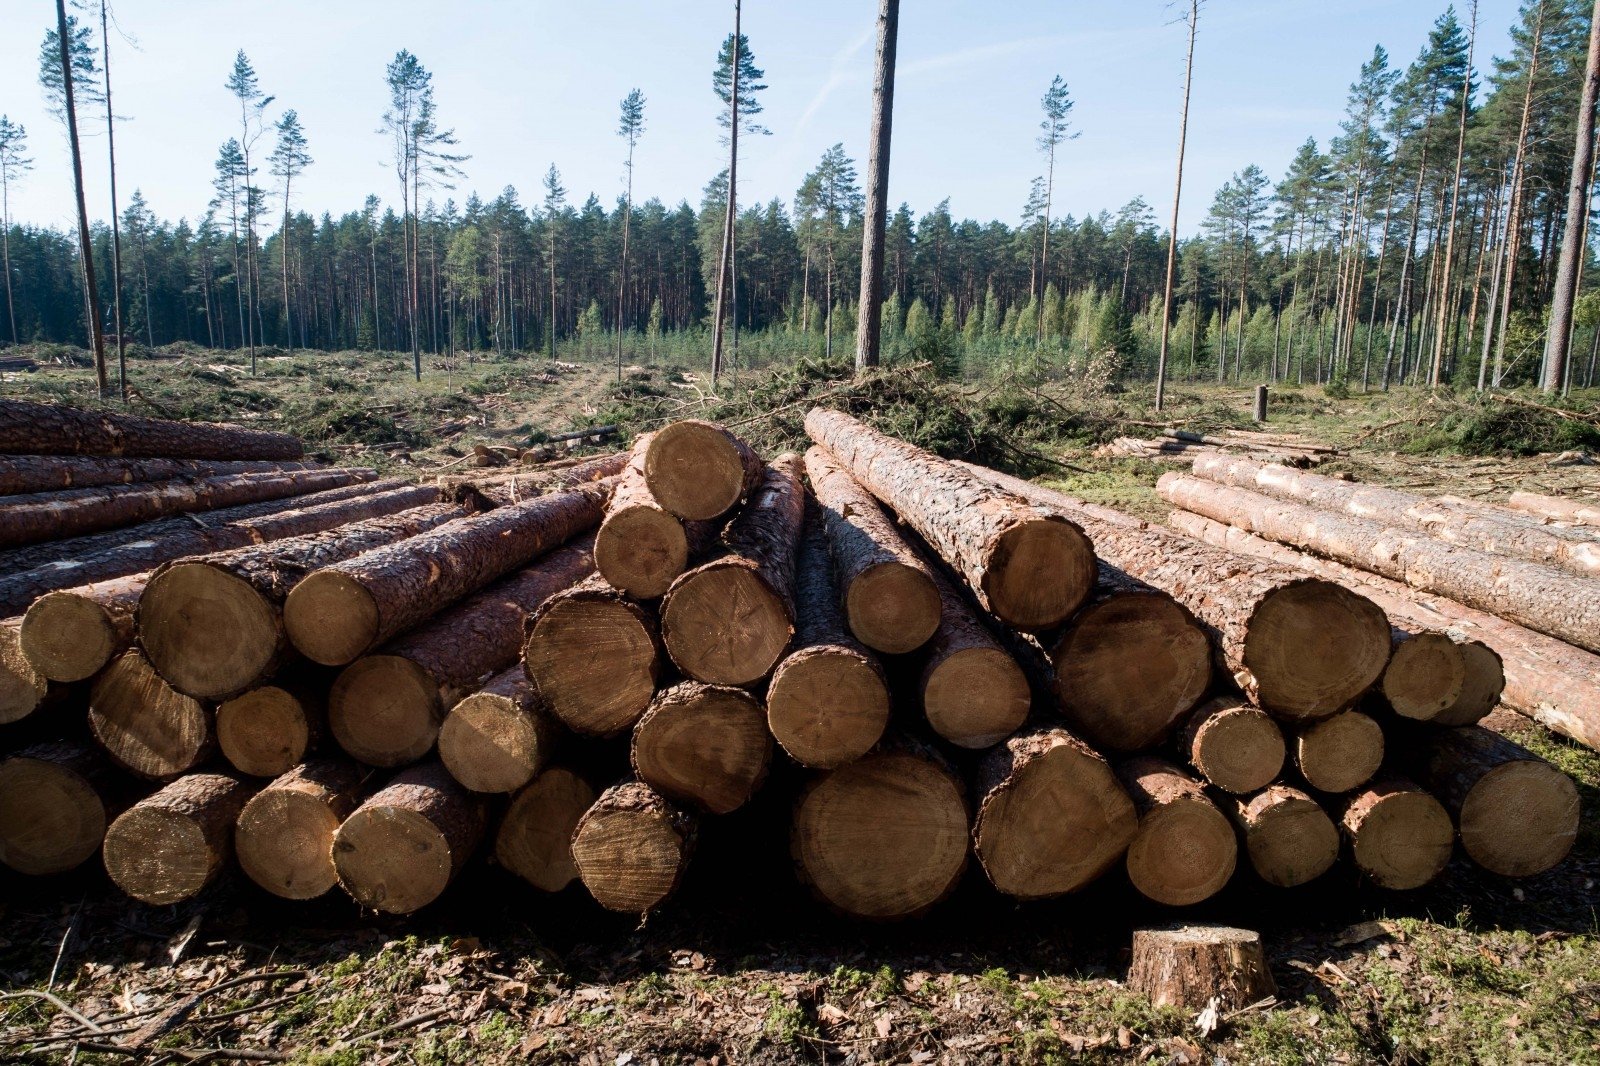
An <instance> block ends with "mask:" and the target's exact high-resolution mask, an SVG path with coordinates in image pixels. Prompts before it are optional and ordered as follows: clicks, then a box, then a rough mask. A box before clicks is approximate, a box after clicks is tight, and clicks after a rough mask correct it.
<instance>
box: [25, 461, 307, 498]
mask: <svg viewBox="0 0 1600 1066" xmlns="http://www.w3.org/2000/svg"><path fill="white" fill-rule="evenodd" d="M315 469H317V466H316V464H314V463H296V462H270V461H265V460H261V461H253V462H227V461H219V460H198V459H116V458H102V457H100V456H93V455H0V496H18V495H24V494H26V493H31V492H54V491H56V490H58V489H87V488H93V487H95V486H97V485H132V484H135V483H138V482H142V481H165V480H167V479H169V478H197V477H217V476H218V475H222V474H271V473H288V472H289V471H294V470H315Z"/></svg>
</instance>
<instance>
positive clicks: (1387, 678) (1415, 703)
mask: <svg viewBox="0 0 1600 1066" xmlns="http://www.w3.org/2000/svg"><path fill="white" fill-rule="evenodd" d="M1466 683H1467V658H1466V655H1465V653H1464V652H1463V651H1462V650H1461V647H1460V646H1459V645H1458V644H1456V642H1455V641H1454V640H1452V639H1451V638H1450V634H1448V633H1442V632H1439V631H1437V630H1424V631H1422V632H1420V633H1407V632H1405V631H1397V636H1396V639H1395V642H1394V650H1393V651H1392V652H1391V653H1390V655H1389V665H1388V666H1387V667H1385V668H1384V671H1383V678H1382V679H1381V680H1380V681H1379V682H1378V688H1379V690H1380V691H1381V692H1382V693H1383V698H1384V699H1385V700H1387V701H1388V703H1389V706H1390V707H1391V708H1393V709H1394V713H1396V714H1398V715H1399V716H1400V717H1402V718H1410V719H1413V720H1415V721H1418V722H1428V721H1432V720H1433V719H1434V718H1435V717H1437V716H1438V715H1441V714H1443V713H1444V712H1445V711H1448V710H1450V709H1451V708H1452V707H1454V706H1455V705H1456V704H1457V703H1458V702H1459V701H1460V699H1461V694H1462V690H1463V688H1464V687H1465V686H1466Z"/></svg>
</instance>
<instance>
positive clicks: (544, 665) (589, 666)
mask: <svg viewBox="0 0 1600 1066" xmlns="http://www.w3.org/2000/svg"><path fill="white" fill-rule="evenodd" d="M527 632H528V635H527V640H526V642H525V643H524V644H523V648H522V662H523V669H524V670H525V671H526V673H527V675H528V679H529V680H530V681H532V682H533V684H534V687H535V688H536V689H537V690H538V692H539V695H540V697H541V698H542V699H543V701H544V703H545V705H546V706H547V707H548V708H549V709H550V713H552V714H554V715H555V716H556V718H557V719H559V720H560V721H561V724H562V725H565V726H566V727H567V728H568V729H571V730H572V731H573V732H575V733H581V734H583V735H585V736H598V737H611V736H616V735H617V734H619V733H621V732H623V731H624V730H626V729H631V728H633V724H634V723H635V722H637V721H638V720H639V716H640V715H642V714H643V713H644V712H645V708H646V707H648V706H650V699H651V697H652V696H654V695H655V690H656V683H657V681H658V680H659V679H660V677H661V670H662V655H661V639H660V635H659V633H658V630H657V625H656V619H655V616H654V614H653V613H652V612H650V611H647V610H645V609H644V608H643V607H641V606H639V605H638V604H637V603H634V602H632V601H630V600H628V599H626V598H624V597H623V596H622V595H621V594H620V593H618V592H617V591H616V590H615V589H614V588H612V587H611V585H610V583H609V582H607V581H606V580H605V579H604V578H602V577H599V576H595V577H590V578H587V579H585V580H583V581H581V582H579V583H578V584H576V585H574V586H573V587H572V588H570V589H567V590H566V591H564V592H558V593H556V595H554V596H552V597H550V598H549V599H548V600H546V601H545V602H544V603H543V605H541V606H540V607H539V609H538V610H536V611H534V612H533V614H532V615H531V616H530V618H529V622H528V631H527ZM597 663H602V664H604V667H603V669H596V668H595V666H596V664H597Z"/></svg>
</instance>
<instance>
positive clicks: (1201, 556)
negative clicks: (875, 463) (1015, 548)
mask: <svg viewBox="0 0 1600 1066" xmlns="http://www.w3.org/2000/svg"><path fill="white" fill-rule="evenodd" d="M965 469H967V470H969V471H971V472H972V473H974V474H975V475H976V476H979V477H981V478H983V479H985V480H987V481H989V482H992V483H993V484H996V485H999V486H1000V487H1002V488H1004V489H1006V490H1008V491H1011V492H1014V493H1016V494H1018V495H1020V496H1022V497H1024V498H1025V499H1028V500H1030V501H1032V502H1033V503H1036V504H1039V505H1041V506H1044V507H1050V508H1056V509H1059V510H1061V511H1063V512H1064V513H1066V514H1069V515H1070V516H1071V517H1072V518H1073V519H1074V520H1076V521H1078V522H1080V523H1081V524H1082V525H1083V527H1084V528H1085V529H1086V530H1087V531H1088V532H1089V535H1090V536H1091V537H1092V538H1093V539H1094V542H1095V548H1096V550H1097V551H1098V552H1099V553H1100V554H1101V555H1102V556H1103V557H1104V558H1105V560H1106V561H1107V562H1108V563H1110V564H1111V565H1113V566H1115V567H1116V568H1117V569H1119V570H1121V571H1122V572H1123V573H1126V574H1128V575H1130V576H1132V577H1134V578H1137V579H1138V580H1140V581H1143V582H1145V583H1146V584H1149V585H1152V586H1154V587H1155V588H1158V589H1160V590H1162V591H1163V592H1165V593H1167V594H1168V595H1170V596H1172V597H1173V598H1174V599H1176V600H1177V601H1178V602H1179V603H1181V604H1183V605H1184V606H1185V607H1187V608H1188V609H1189V610H1190V611H1191V612H1193V613H1194V615H1195V617H1196V618H1198V619H1199V620H1200V623H1201V624H1202V625H1203V626H1205V628H1206V632H1207V636H1208V637H1210V639H1211V642H1212V648H1213V651H1214V653H1215V655H1216V657H1217V658H1218V660H1219V661H1220V665H1221V666H1222V667H1223V668H1225V669H1226V670H1227V672H1228V673H1230V674H1231V675H1232V676H1233V678H1234V680H1235V682H1237V683H1238V685H1239V687H1240V688H1241V689H1242V690H1243V691H1244V692H1245V694H1246V695H1248V696H1249V697H1250V698H1251V699H1252V701H1254V702H1255V703H1256V704H1257V705H1258V706H1260V707H1261V708H1262V709H1263V710H1265V711H1268V712H1269V713H1271V714H1274V715H1277V716H1279V717H1282V718H1287V719H1290V720H1297V719H1308V718H1319V717H1326V716H1327V715H1330V714H1333V713H1335V712H1336V711H1339V710H1341V709H1343V708H1344V707H1346V706H1347V705H1349V703H1350V702H1351V701H1352V700H1354V699H1355V698H1356V697H1357V696H1359V695H1360V694H1361V693H1363V692H1365V691H1366V690H1367V689H1368V688H1370V687H1371V686H1372V683H1373V682H1374V681H1376V680H1377V679H1378V677H1379V675H1381V674H1382V673H1383V668H1384V666H1385V665H1386V664H1387V663H1388V661H1389V645H1390V632H1389V624H1388V621H1387V620H1386V619H1385V618H1384V615H1383V612H1382V611H1381V610H1379V609H1378V608H1377V606H1376V605H1374V604H1373V603H1372V602H1371V601H1369V600H1367V599H1366V598H1364V597H1362V596H1359V595H1357V594H1356V593H1354V592H1351V591H1350V590H1348V589H1346V588H1344V587H1342V586H1340V585H1338V584H1335V583H1333V582H1330V581H1326V580H1319V579H1316V578H1313V577H1311V576H1309V575H1307V574H1306V573H1305V572H1304V571H1301V570H1298V569H1295V568H1291V567H1286V566H1282V565H1273V564H1271V563H1266V562H1262V561H1259V560H1254V559H1245V558H1240V557H1239V556H1236V555H1233V554H1231V553H1229V552H1225V551H1219V550H1218V549H1216V548H1213V547H1210V546H1208V545H1204V544H1197V543H1195V542H1194V541H1193V540H1192V539H1190V538H1188V537H1184V536H1182V535H1180V534H1177V533H1174V532H1172V531H1170V530H1166V529H1162V528H1160V527H1157V526H1152V525H1150V524H1148V523H1146V522H1141V521H1138V520H1137V519H1134V518H1132V517H1130V516H1128V515H1125V514H1123V513H1122V512H1120V511H1116V510H1113V509H1111V508H1109V507H1101V506H1097V505H1094V504H1089V503H1085V502H1084V501H1082V500H1078V499H1074V498H1073V497H1071V496H1067V495H1065V494H1064V493H1059V492H1055V491H1053V490H1050V489H1045V488H1041V487H1039V486H1037V485H1033V484H1030V483H1029V482H1026V481H1023V480H1021V479H1020V478H1014V477H1011V476H1010V475H1008V474H1001V473H998V472H997V471H993V470H987V469H984V468H983V467H976V466H966V467H965Z"/></svg>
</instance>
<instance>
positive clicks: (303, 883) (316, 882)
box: [233, 759, 365, 899]
mask: <svg viewBox="0 0 1600 1066" xmlns="http://www.w3.org/2000/svg"><path fill="white" fill-rule="evenodd" d="M364 777H365V771H363V770H362V769H361V767H359V766H357V765H356V764H355V763H351V762H346V761H344V760H341V759H319V760H316V761H315V762H308V763H302V764H300V765H298V766H294V767H291V768H290V769H289V770H287V771H285V772H284V773H283V774H281V775H279V776H278V777H276V778H274V779H273V781H272V783H271V784H269V785H267V786H266V787H265V788H263V789H262V790H261V791H260V792H257V793H256V794H255V795H254V796H252V797H251V798H250V801H249V802H248V803H246V804H245V805H244V809H243V810H241V811H240V812H239V821H238V824H237V826H236V827H235V829H234V836H233V844H234V851H235V853H236V854H237V855H238V857H239V866H240V868H241V869H243V870H244V872H245V875H246V876H247V877H249V878H250V880H252V881H254V882H255V883H256V884H258V885H260V886H261V887H262V888H264V889H266V890H267V891H268V892H271V893H272V894H273V895H274V896H281V897H283V898H284V899H315V898H316V897H318V896H320V895H322V894H323V893H324V892H326V891H328V889H330V888H332V887H333V886H334V885H335V884H337V883H338V876H337V875H336V873H335V872H334V868H333V835H334V833H335V832H336V831H337V830H338V828H339V825H340V823H342V822H343V821H344V820H345V819H346V818H348V817H349V816H350V815H351V813H352V812H353V811H354V810H355V809H356V805H357V804H358V803H359V802H360V799H359V797H360V791H361V783H362V779H363V778H364Z"/></svg>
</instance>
